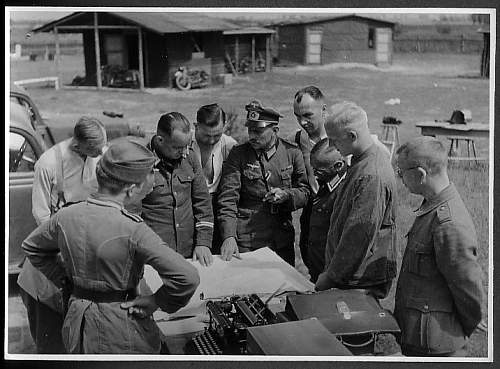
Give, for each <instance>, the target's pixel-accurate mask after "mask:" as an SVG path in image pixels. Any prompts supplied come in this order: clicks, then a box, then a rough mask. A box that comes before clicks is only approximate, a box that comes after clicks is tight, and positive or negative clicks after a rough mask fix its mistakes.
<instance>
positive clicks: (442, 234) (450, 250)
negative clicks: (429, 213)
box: [433, 221, 484, 336]
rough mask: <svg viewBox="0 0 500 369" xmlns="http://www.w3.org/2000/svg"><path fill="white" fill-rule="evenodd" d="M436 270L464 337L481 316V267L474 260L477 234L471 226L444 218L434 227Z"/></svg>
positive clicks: (469, 333)
mask: <svg viewBox="0 0 500 369" xmlns="http://www.w3.org/2000/svg"><path fill="white" fill-rule="evenodd" d="M433 240H434V249H435V252H436V262H437V266H438V269H439V271H440V272H441V274H442V275H443V276H444V278H445V279H446V281H447V283H448V287H449V289H450V291H451V294H452V296H453V300H454V302H455V307H456V310H457V314H458V317H459V319H460V322H461V323H462V327H463V330H464V333H465V335H466V336H470V335H471V334H472V332H473V331H474V329H475V328H476V326H477V325H478V324H479V322H480V321H481V318H482V310H481V305H482V301H483V292H484V291H483V285H482V270H481V267H480V266H479V264H478V262H477V257H476V254H477V239H476V233H475V232H474V231H473V230H471V229H470V226H467V225H465V224H459V223H457V222H454V221H446V222H444V223H442V224H439V225H437V226H436V227H434V229H433Z"/></svg>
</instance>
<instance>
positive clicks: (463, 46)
mask: <svg viewBox="0 0 500 369" xmlns="http://www.w3.org/2000/svg"><path fill="white" fill-rule="evenodd" d="M460 52H461V53H464V52H465V35H464V34H463V33H462V34H461V35H460Z"/></svg>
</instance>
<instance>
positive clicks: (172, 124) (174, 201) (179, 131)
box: [142, 112, 214, 265]
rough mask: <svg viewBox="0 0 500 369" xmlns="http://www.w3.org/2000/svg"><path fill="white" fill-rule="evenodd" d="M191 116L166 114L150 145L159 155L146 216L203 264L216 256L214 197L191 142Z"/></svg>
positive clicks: (171, 241) (157, 229)
mask: <svg viewBox="0 0 500 369" xmlns="http://www.w3.org/2000/svg"><path fill="white" fill-rule="evenodd" d="M191 139H192V137H191V129H190V124H189V121H188V120H187V119H186V117H184V116H183V115H182V114H181V113H177V112H172V113H168V114H164V115H163V116H162V117H161V118H160V120H159V121H158V127H157V132H156V135H155V136H154V137H153V138H152V139H151V142H150V146H149V147H150V149H151V151H153V152H154V153H155V154H156V155H157V157H158V159H159V160H158V162H157V164H156V165H155V168H154V172H155V176H154V184H153V191H152V192H151V193H150V194H148V195H147V196H146V197H145V198H144V200H142V217H143V219H144V221H145V222H146V224H147V225H148V226H150V227H151V228H152V229H153V230H154V231H155V232H156V233H157V234H158V235H159V236H160V237H161V238H162V240H163V241H164V242H165V243H166V244H167V245H168V246H169V247H171V248H173V249H174V250H175V251H177V252H178V253H180V254H181V255H183V256H184V257H186V258H190V257H193V260H199V262H200V263H201V264H202V265H210V264H211V263H212V261H213V259H212V253H211V251H210V249H211V247H212V233H213V228H214V216H213V212H212V202H211V198H210V194H209V193H208V189H207V184H206V181H205V177H204V176H203V171H202V169H201V165H200V163H199V160H198V159H197V158H196V156H195V155H194V152H193V150H192V149H191V148H190V147H189V146H190V143H191Z"/></svg>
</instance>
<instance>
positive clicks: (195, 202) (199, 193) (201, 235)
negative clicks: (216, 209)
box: [189, 155, 214, 248]
mask: <svg viewBox="0 0 500 369" xmlns="http://www.w3.org/2000/svg"><path fill="white" fill-rule="evenodd" d="M189 162H190V163H191V166H192V168H193V172H194V178H193V182H192V186H191V203H192V207H193V216H194V221H195V231H194V245H193V246H194V247H197V246H205V247H208V248H211V247H212V236H213V231H214V215H213V214H214V213H213V210H212V199H211V198H210V194H209V193H208V188H207V183H206V181H205V177H204V176H203V171H202V169H201V165H200V163H199V162H198V160H196V158H195V157H194V156H193V155H191V156H189ZM194 247H193V248H194Z"/></svg>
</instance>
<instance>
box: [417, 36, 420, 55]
mask: <svg viewBox="0 0 500 369" xmlns="http://www.w3.org/2000/svg"><path fill="white" fill-rule="evenodd" d="M419 52H420V40H419V39H418V36H417V53H419Z"/></svg>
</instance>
